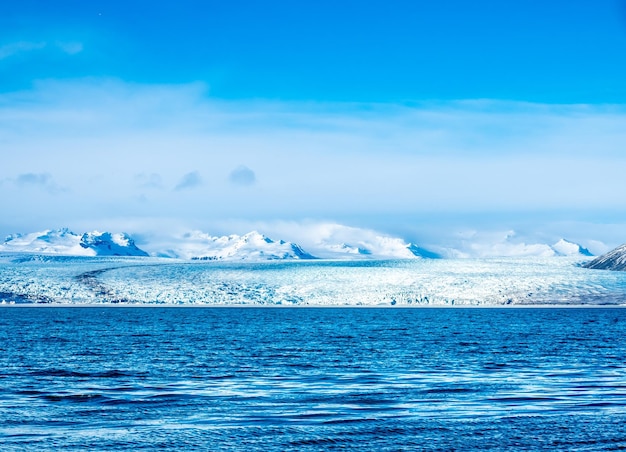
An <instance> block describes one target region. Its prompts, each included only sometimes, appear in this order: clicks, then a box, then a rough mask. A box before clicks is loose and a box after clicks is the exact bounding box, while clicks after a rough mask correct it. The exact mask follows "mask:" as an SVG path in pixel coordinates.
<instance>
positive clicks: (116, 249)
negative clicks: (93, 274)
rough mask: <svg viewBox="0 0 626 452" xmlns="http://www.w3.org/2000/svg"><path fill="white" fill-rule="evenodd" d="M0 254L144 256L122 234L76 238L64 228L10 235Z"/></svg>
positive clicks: (128, 237) (129, 238) (86, 234)
mask: <svg viewBox="0 0 626 452" xmlns="http://www.w3.org/2000/svg"><path fill="white" fill-rule="evenodd" d="M0 252H18V253H36V254H53V255H65V256H147V255H148V254H147V253H146V252H145V251H143V250H140V249H139V248H137V246H136V245H135V242H134V241H133V240H132V238H131V237H130V236H128V235H127V234H125V233H113V234H112V233H110V232H98V231H93V232H86V233H84V234H75V233H74V232H72V231H70V230H69V229H67V228H63V229H47V230H45V231H42V232H33V233H30V234H13V235H10V236H8V237H7V238H6V239H5V241H4V243H2V244H0Z"/></svg>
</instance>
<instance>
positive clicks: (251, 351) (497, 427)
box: [0, 307, 626, 451]
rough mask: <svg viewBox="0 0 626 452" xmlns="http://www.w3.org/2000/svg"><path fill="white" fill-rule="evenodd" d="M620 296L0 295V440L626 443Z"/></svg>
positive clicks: (117, 445) (334, 445) (195, 445)
mask: <svg viewBox="0 0 626 452" xmlns="http://www.w3.org/2000/svg"><path fill="white" fill-rule="evenodd" d="M625 338H626V310H624V309H610V308H607V309H604V308H598V309H546V308H543V309H542V308H536V309H345V308H344V309H332V308H323V309H314V308H280V309H272V308H157V307H149V308H132V307H123V308H122V307H104V308H103V307H91V308H71V307H46V308H41V307H40V308H28V307H14V308H3V309H0V449H1V450H51V449H64V450H85V449H92V450H93V449H96V450H98V449H100V450H137V449H145V450H152V449H189V450H242V451H243V450H260V449H262V450H265V451H284V450H340V449H345V450H355V449H356V450H376V451H387V450H389V451H392V450H393V451H395V450H479V449H480V450H482V449H492V450H506V449H511V448H516V449H533V450H537V449H552V450H554V449H556V450H617V449H624V448H626V340H625Z"/></svg>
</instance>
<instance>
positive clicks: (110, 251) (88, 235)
mask: <svg viewBox="0 0 626 452" xmlns="http://www.w3.org/2000/svg"><path fill="white" fill-rule="evenodd" d="M80 246H81V247H83V248H85V249H92V250H95V251H96V255H97V256H147V255H148V253H146V252H145V251H143V250H141V249H139V248H137V245H135V241H134V240H133V239H132V238H131V237H130V236H129V235H128V234H126V233H124V232H121V233H116V234H112V233H110V232H98V231H94V232H85V233H84V234H83V235H82V236H81V239H80Z"/></svg>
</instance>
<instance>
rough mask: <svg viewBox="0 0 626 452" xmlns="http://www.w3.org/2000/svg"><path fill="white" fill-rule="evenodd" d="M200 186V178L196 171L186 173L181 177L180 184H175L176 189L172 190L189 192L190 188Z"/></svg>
mask: <svg viewBox="0 0 626 452" xmlns="http://www.w3.org/2000/svg"><path fill="white" fill-rule="evenodd" d="M200 185H202V178H201V177H200V173H198V172H197V171H192V172H191V173H187V174H185V175H184V176H183V178H182V179H181V180H180V182H178V184H176V187H174V190H175V191H180V190H189V189H192V188H197V187H199V186H200Z"/></svg>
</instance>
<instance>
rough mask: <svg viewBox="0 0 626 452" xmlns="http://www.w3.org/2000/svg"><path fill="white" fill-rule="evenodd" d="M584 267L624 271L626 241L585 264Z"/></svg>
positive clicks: (625, 264)
mask: <svg viewBox="0 0 626 452" xmlns="http://www.w3.org/2000/svg"><path fill="white" fill-rule="evenodd" d="M585 267H586V268H592V269H599V270H617V271H626V243H625V244H623V245H620V246H618V247H617V248H615V249H614V250H611V251H609V252H608V253H606V254H603V255H602V256H600V257H598V258H596V259H594V260H592V261H591V262H588V263H587V264H585Z"/></svg>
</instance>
